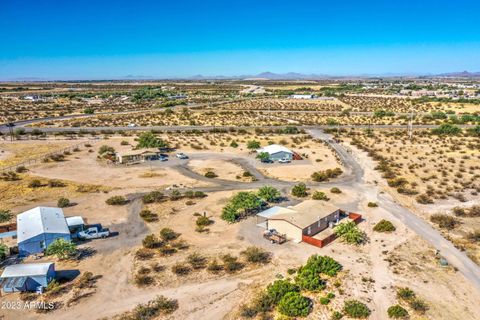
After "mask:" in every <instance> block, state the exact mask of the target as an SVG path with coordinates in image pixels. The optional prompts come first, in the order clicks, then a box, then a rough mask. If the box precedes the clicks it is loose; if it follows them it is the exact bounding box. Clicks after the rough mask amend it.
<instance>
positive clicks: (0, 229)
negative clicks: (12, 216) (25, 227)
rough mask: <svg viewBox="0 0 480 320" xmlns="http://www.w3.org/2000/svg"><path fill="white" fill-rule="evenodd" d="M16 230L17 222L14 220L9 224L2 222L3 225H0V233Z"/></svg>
mask: <svg viewBox="0 0 480 320" xmlns="http://www.w3.org/2000/svg"><path fill="white" fill-rule="evenodd" d="M16 230H17V224H16V223H15V222H14V223H10V224H4V225H1V226H0V233H4V232H10V231H16Z"/></svg>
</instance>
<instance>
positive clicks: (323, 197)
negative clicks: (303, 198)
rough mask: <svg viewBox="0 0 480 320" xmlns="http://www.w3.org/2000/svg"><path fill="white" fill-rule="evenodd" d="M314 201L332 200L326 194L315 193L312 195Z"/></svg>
mask: <svg viewBox="0 0 480 320" xmlns="http://www.w3.org/2000/svg"><path fill="white" fill-rule="evenodd" d="M312 199H313V200H323V201H328V200H330V198H329V197H327V195H326V194H325V192H322V191H315V192H314V193H313V195H312Z"/></svg>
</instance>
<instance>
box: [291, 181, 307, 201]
mask: <svg viewBox="0 0 480 320" xmlns="http://www.w3.org/2000/svg"><path fill="white" fill-rule="evenodd" d="M292 195H293V196H295V197H299V198H304V197H306V196H308V192H307V186H306V185H305V183H299V184H297V185H295V186H293V188H292Z"/></svg>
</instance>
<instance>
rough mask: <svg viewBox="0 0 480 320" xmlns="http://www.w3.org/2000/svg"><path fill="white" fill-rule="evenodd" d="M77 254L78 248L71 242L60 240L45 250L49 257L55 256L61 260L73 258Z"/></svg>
mask: <svg viewBox="0 0 480 320" xmlns="http://www.w3.org/2000/svg"><path fill="white" fill-rule="evenodd" d="M76 253H77V247H76V246H75V244H74V243H73V242H71V241H67V240H65V239H63V238H59V239H57V240H55V241H54V242H52V243H51V244H50V245H49V246H48V247H47V250H45V254H46V255H47V256H51V255H55V256H57V258H58V259H60V260H65V259H68V258H71V257H73V256H74V255H75V254H76Z"/></svg>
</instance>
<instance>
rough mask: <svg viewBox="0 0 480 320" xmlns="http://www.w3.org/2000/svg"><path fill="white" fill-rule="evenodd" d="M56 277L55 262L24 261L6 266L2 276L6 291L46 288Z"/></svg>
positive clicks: (1, 286)
mask: <svg viewBox="0 0 480 320" xmlns="http://www.w3.org/2000/svg"><path fill="white" fill-rule="evenodd" d="M54 278H55V264H54V263H24V264H15V265H11V266H8V267H6V268H5V270H3V273H2V275H1V276H0V288H2V289H3V291H4V292H15V291H37V290H39V287H40V288H42V289H45V288H46V287H47V286H48V284H49V283H50V281H52V280H53V279H54Z"/></svg>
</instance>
